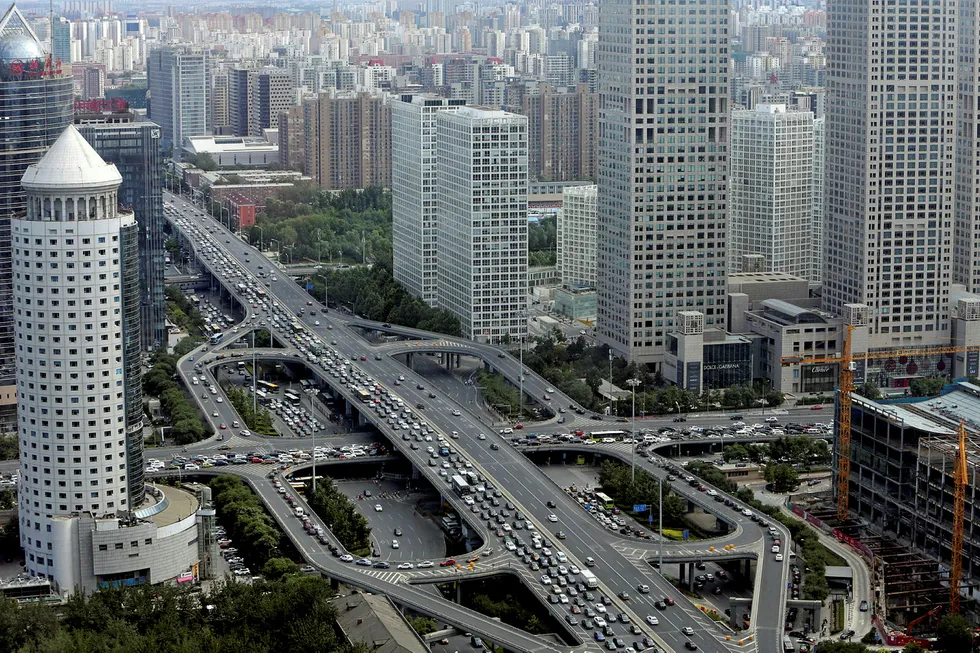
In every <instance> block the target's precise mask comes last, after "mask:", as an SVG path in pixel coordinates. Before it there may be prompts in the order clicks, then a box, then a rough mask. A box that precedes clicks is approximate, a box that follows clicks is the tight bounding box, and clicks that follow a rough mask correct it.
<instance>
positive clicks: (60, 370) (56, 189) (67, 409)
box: [11, 125, 143, 589]
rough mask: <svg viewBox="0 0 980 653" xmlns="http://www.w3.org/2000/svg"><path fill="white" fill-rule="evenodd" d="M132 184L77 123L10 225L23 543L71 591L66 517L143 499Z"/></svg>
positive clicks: (30, 562) (107, 511) (32, 174)
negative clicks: (126, 192) (121, 192)
mask: <svg viewBox="0 0 980 653" xmlns="http://www.w3.org/2000/svg"><path fill="white" fill-rule="evenodd" d="M121 182H122V178H121V177H120V175H119V172H118V171H117V170H116V167H115V166H114V165H112V164H107V163H105V162H104V161H103V160H102V158H101V157H100V156H99V155H98V153H96V151H95V150H94V149H93V148H92V147H91V146H90V145H89V144H88V142H87V141H86V140H85V139H84V138H83V137H82V136H81V135H80V134H79V133H78V131H77V130H76V129H75V127H74V126H71V125H69V126H68V128H67V129H65V131H64V132H63V133H62V134H61V136H60V137H59V138H58V140H57V141H56V142H55V143H54V145H52V146H51V148H50V149H49V150H48V152H47V153H46V154H45V155H44V157H43V158H42V159H41V160H40V161H39V162H38V163H36V164H34V165H32V166H30V167H29V168H28V169H27V172H26V173H25V174H24V176H23V179H22V184H23V187H24V190H25V192H26V195H27V207H26V212H25V213H23V214H20V215H17V216H15V217H14V218H13V220H12V221H11V246H12V254H13V255H12V259H13V296H14V336H15V347H16V367H17V403H18V422H19V424H18V435H19V440H20V461H21V485H20V491H19V509H20V532H21V544H22V545H23V547H24V550H25V557H26V563H27V568H28V571H29V572H30V573H31V574H32V575H37V576H45V577H48V578H49V579H51V580H52V581H55V582H56V583H58V584H59V585H60V586H62V587H63V586H64V585H68V588H69V589H70V587H71V585H72V584H73V580H72V579H74V578H76V576H77V574H76V572H75V571H74V570H73V569H70V568H68V567H72V566H74V565H73V564H69V563H68V562H64V563H62V562H61V561H68V560H73V559H75V558H76V557H77V553H76V552H74V551H62V550H59V548H60V545H61V546H67V542H68V541H69V540H64V539H59V537H58V535H57V534H58V532H59V528H60V526H59V523H61V522H62V521H63V519H64V518H65V517H70V516H77V515H90V516H91V517H93V518H96V519H98V518H102V517H109V516H112V517H115V516H118V515H121V514H126V513H129V512H130V511H131V510H134V509H136V507H137V506H138V505H139V504H140V503H141V502H142V500H143V459H142V456H143V449H142V418H141V415H142V412H141V404H142V398H141V394H140V367H139V364H140V355H139V338H140V329H139V283H138V281H139V261H138V254H137V247H138V235H137V234H138V231H137V225H136V220H135V217H134V216H133V214H132V213H131V212H126V211H123V210H120V209H119V207H118V203H117V200H116V192H117V189H118V188H119V185H120V183H121ZM52 525H54V529H52ZM61 566H64V567H66V568H65V569H61V568H59V567H61Z"/></svg>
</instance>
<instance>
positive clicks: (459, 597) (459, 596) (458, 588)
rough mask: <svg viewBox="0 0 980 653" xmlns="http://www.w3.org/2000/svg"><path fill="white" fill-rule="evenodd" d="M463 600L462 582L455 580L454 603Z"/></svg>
mask: <svg viewBox="0 0 980 653" xmlns="http://www.w3.org/2000/svg"><path fill="white" fill-rule="evenodd" d="M462 602H463V584H462V583H460V582H459V581H456V603H462Z"/></svg>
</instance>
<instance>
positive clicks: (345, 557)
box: [340, 553, 354, 562]
mask: <svg viewBox="0 0 980 653" xmlns="http://www.w3.org/2000/svg"><path fill="white" fill-rule="evenodd" d="M340 561H341V562H354V556H352V555H351V554H349V553H345V554H344V555H342V556H340Z"/></svg>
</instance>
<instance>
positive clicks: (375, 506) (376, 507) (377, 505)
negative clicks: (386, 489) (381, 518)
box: [374, 503, 384, 512]
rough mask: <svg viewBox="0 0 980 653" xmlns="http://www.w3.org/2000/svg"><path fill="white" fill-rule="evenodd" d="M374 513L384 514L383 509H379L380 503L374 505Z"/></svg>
mask: <svg viewBox="0 0 980 653" xmlns="http://www.w3.org/2000/svg"><path fill="white" fill-rule="evenodd" d="M374 512H384V508H382V507H381V504H380V503H376V504H374Z"/></svg>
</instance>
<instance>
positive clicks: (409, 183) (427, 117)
mask: <svg viewBox="0 0 980 653" xmlns="http://www.w3.org/2000/svg"><path fill="white" fill-rule="evenodd" d="M461 106H464V102H463V101H462V100H450V99H448V98H443V97H437V96H434V95H403V96H401V97H400V98H399V99H398V100H397V101H395V102H393V103H392V109H391V141H392V151H391V218H392V225H391V231H392V241H393V242H392V245H393V250H394V251H393V252H392V255H393V259H394V268H395V269H394V276H395V279H397V280H398V281H400V282H402V283H403V284H405V287H406V288H408V290H409V291H410V292H411V293H412V294H413V295H415V296H416V297H418V298H420V299H422V300H424V301H425V302H426V303H427V304H429V305H432V306H435V304H436V287H437V283H436V281H437V279H436V254H437V250H436V238H437V235H438V225H437V219H438V211H439V209H438V207H437V206H436V199H437V197H436V195H437V193H436V191H437V188H436V115H437V114H438V113H439V112H440V111H456V110H457V108H459V107H461Z"/></svg>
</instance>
